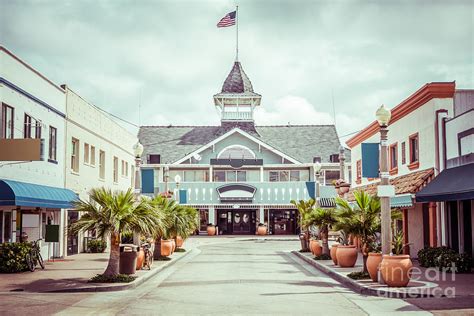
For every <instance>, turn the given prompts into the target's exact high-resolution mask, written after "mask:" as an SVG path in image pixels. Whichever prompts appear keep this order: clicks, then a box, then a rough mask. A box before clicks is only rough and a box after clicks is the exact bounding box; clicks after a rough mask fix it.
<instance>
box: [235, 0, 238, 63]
mask: <svg viewBox="0 0 474 316" xmlns="http://www.w3.org/2000/svg"><path fill="white" fill-rule="evenodd" d="M235 7H236V8H235V25H236V28H235V29H236V32H235V33H236V43H237V45H236V47H235V61H239V6H238V5H237V6H235Z"/></svg>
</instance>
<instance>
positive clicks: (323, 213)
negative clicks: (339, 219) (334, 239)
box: [304, 208, 336, 255]
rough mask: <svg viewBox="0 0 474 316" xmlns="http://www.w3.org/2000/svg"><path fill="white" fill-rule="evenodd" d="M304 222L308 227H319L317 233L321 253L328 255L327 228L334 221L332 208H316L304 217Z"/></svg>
mask: <svg viewBox="0 0 474 316" xmlns="http://www.w3.org/2000/svg"><path fill="white" fill-rule="evenodd" d="M304 223H305V225H307V226H308V227H309V226H312V225H314V226H318V227H319V234H320V236H321V240H322V254H325V255H329V244H328V236H329V228H330V227H332V225H334V224H335V223H336V217H335V214H334V209H329V208H317V209H315V210H312V211H311V212H309V213H308V214H307V216H306V217H305V219H304ZM318 245H319V243H318Z"/></svg>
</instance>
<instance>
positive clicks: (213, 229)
mask: <svg viewBox="0 0 474 316" xmlns="http://www.w3.org/2000/svg"><path fill="white" fill-rule="evenodd" d="M207 234H208V235H209V236H214V235H215V234H216V226H214V225H210V226H207Z"/></svg>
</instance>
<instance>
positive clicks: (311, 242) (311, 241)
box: [309, 239, 316, 255]
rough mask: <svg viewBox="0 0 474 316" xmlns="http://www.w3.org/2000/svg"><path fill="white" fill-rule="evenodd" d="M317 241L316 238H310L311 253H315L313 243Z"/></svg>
mask: <svg viewBox="0 0 474 316" xmlns="http://www.w3.org/2000/svg"><path fill="white" fill-rule="evenodd" d="M315 241H316V240H314V239H310V240H309V251H311V254H313V255H314V251H313V244H314V242H315Z"/></svg>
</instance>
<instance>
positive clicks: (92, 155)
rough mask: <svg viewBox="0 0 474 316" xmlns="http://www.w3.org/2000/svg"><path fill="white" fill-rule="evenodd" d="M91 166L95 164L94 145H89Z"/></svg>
mask: <svg viewBox="0 0 474 316" xmlns="http://www.w3.org/2000/svg"><path fill="white" fill-rule="evenodd" d="M90 163H91V166H95V147H94V146H91V160H90Z"/></svg>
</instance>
